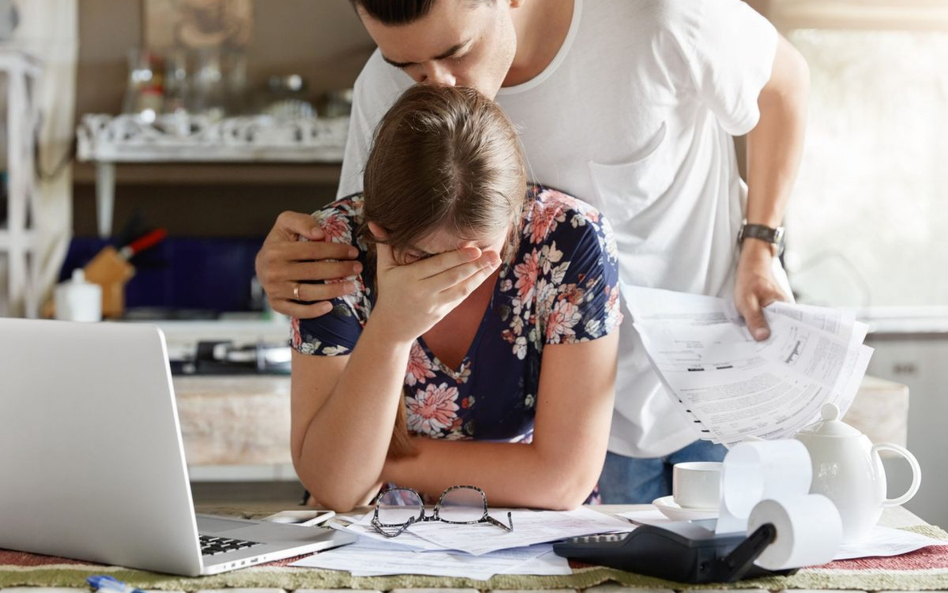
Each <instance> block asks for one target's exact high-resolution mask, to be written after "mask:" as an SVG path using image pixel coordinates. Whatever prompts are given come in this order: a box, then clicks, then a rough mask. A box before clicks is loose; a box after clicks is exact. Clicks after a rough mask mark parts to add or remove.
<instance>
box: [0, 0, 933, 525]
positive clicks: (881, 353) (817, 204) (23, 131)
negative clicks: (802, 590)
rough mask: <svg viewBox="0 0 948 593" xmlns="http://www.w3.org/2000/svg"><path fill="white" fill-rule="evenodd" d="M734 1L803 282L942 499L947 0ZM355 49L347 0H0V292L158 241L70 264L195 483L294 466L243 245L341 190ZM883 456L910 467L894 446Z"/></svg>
mask: <svg viewBox="0 0 948 593" xmlns="http://www.w3.org/2000/svg"><path fill="white" fill-rule="evenodd" d="M751 4H752V5H753V6H754V7H755V8H756V9H757V10H759V11H760V12H761V13H763V14H764V15H765V16H767V17H768V18H770V19H771V20H772V21H773V22H774V23H775V24H776V25H777V27H778V28H779V29H780V30H781V31H782V32H783V33H784V34H785V35H786V36H787V37H788V38H789V39H790V40H791V42H792V43H793V44H794V45H795V46H796V47H797V48H798V49H800V51H801V52H803V54H804V56H805V57H806V58H807V61H808V63H809V65H810V70H811V77H812V83H811V103H810V124H809V130H808V137H807V151H806V154H805V157H804V160H803V163H802V166H801V170H800V175H799V179H798V181H797V184H796V189H795V192H794V196H793V198H792V201H791V207H790V211H789V212H788V216H787V228H788V249H787V253H786V256H785V264H786V266H787V269H788V272H789V274H790V277H791V282H792V284H793V286H794V291H795V293H796V294H797V298H798V299H799V300H801V301H802V302H808V303H813V304H819V305H832V306H851V307H856V308H858V309H859V310H860V315H861V316H862V317H863V318H864V319H866V320H867V321H869V322H870V323H871V326H872V333H871V335H870V337H869V339H868V343H869V344H870V345H871V346H873V347H875V348H876V353H875V355H874V357H873V361H872V363H871V365H870V374H871V375H873V376H874V377H877V378H881V379H884V380H887V381H891V382H894V383H888V382H885V381H883V382H879V383H875V384H873V385H872V386H870V387H872V388H873V389H875V391H876V392H877V393H878V394H880V395H879V397H880V398H889V399H890V400H891V401H892V402H894V403H891V405H889V407H885V408H884V409H885V410H886V411H885V412H884V414H885V415H888V416H890V417H895V418H896V419H899V418H900V419H901V424H899V425H898V426H897V428H896V429H895V430H896V433H899V431H901V433H899V434H900V435H901V436H900V437H899V438H901V439H903V440H905V439H906V434H907V443H908V447H909V449H911V450H912V451H913V452H914V453H915V454H916V456H917V457H918V459H919V461H920V463H921V464H922V467H923V469H924V479H923V483H922V488H921V491H920V493H919V494H918V495H917V496H916V498H915V499H914V500H913V501H912V502H911V503H910V504H909V505H908V507H909V508H910V509H911V510H913V511H915V512H917V513H918V514H919V515H921V516H922V517H923V518H924V519H926V520H928V521H930V522H932V523H936V524H941V525H945V524H948V510H946V509H945V508H944V507H943V505H942V504H941V500H942V499H943V496H942V494H943V493H944V492H946V491H948V466H946V464H945V463H944V462H943V460H941V459H940V457H939V456H940V454H941V450H942V449H943V448H944V439H943V437H941V434H942V433H943V428H942V424H943V423H944V422H945V419H946V418H948V399H946V397H945V386H946V385H948V365H945V364H944V363H943V361H945V360H948V306H946V304H948V280H946V279H945V273H944V270H948V243H946V242H945V241H942V240H941V238H942V237H941V234H942V232H943V231H942V229H944V228H948V200H946V199H945V196H944V192H945V188H946V187H948V167H945V165H944V164H945V163H946V162H948V133H946V132H948V67H946V64H948V5H946V3H944V2H942V1H940V0H908V1H899V0H871V1H870V0H845V1H837V0H769V1H768V0H757V1H754V2H751ZM185 50H186V51H185ZM372 50H373V44H372V41H371V39H370V38H369V37H368V35H367V34H366V33H365V31H364V29H363V28H362V26H361V24H360V23H359V21H358V19H357V18H356V15H355V14H354V12H353V10H352V8H351V6H350V4H349V2H348V1H347V0H322V1H319V2H313V1H311V0H266V2H264V1H263V0H257V1H256V2H254V1H253V0H137V1H131V0H29V2H26V1H25V0H20V1H15V0H3V1H0V53H2V60H0V66H2V69H0V70H2V73H0V79H2V84H0V103H2V105H0V113H6V112H7V110H6V109H2V107H6V108H7V109H9V119H4V118H3V117H2V116H0V147H2V152H3V157H2V162H3V163H4V164H3V165H2V169H3V170H4V171H5V173H4V177H3V180H4V182H5V186H4V192H3V194H2V196H0V315H44V314H47V315H48V314H52V311H51V309H50V306H51V303H52V302H54V299H53V298H52V296H53V289H54V286H55V284H56V283H57V282H59V281H61V280H65V279H67V278H68V277H69V276H70V275H71V273H72V270H73V269H74V268H78V267H83V266H87V265H88V264H89V263H90V261H91V260H93V258H94V257H96V256H97V255H101V253H102V250H103V248H104V247H106V246H107V245H112V246H113V247H116V248H120V247H123V246H126V245H128V244H129V243H131V242H132V241H133V240H134V239H136V238H142V237H146V238H148V239H147V241H146V245H147V242H155V244H154V245H151V246H148V248H147V249H143V250H142V251H141V252H140V253H136V254H134V255H133V256H132V258H131V259H130V260H129V262H125V261H124V258H122V257H121V256H119V255H117V254H116V253H114V252H107V253H106V254H105V256H102V257H100V259H99V265H98V267H97V268H96V267H92V266H90V268H87V273H89V274H90V275H92V276H94V275H95V274H96V273H99V274H104V277H105V280H104V281H103V282H104V283H105V290H106V293H107V295H106V300H105V301H103V304H104V305H105V310H104V313H105V314H106V316H121V317H122V318H123V319H127V320H152V321H154V322H157V323H159V325H161V326H162V327H163V328H164V329H165V331H166V332H167V334H168V336H169V345H170V346H171V350H172V351H171V355H172V358H173V364H174V365H175V367H174V368H175V370H176V372H178V373H179V374H178V375H176V378H175V387H176V391H177V393H178V396H179V409H180V412H181V414H182V424H183V430H184V431H185V438H186V447H187V453H188V461H189V464H191V470H192V477H193V478H194V479H195V482H196V486H195V487H196V492H198V491H203V492H208V493H212V494H214V495H218V494H221V493H223V492H225V490H226V492H234V491H235V489H234V487H233V485H234V483H241V484H242V485H243V486H242V488H240V489H239V490H240V492H241V494H242V495H243V496H254V495H255V494H254V493H257V492H262V491H263V490H264V488H263V486H262V485H261V484H263V483H265V484H267V485H268V486H273V485H274V484H278V485H280V486H281V487H283V492H285V493H287V495H291V494H292V493H294V492H295V491H296V490H295V489H296V488H297V486H296V484H295V483H294V482H293V479H294V476H293V473H292V468H291V467H290V466H289V464H288V454H287V451H286V441H285V437H286V434H287V433H288V427H287V426H286V425H287V424H288V422H287V418H288V399H287V398H288V395H287V394H288V381H287V379H286V376H285V375H281V374H280V373H283V372H285V370H286V357H287V353H286V351H285V348H283V347H282V346H283V343H284V342H285V338H286V335H287V330H286V321H285V320H281V319H279V318H278V317H277V316H273V315H271V314H269V312H267V311H266V310H265V307H264V299H263V298H262V295H261V293H260V292H259V289H258V288H257V287H255V285H254V282H253V279H252V275H253V256H254V255H255V253H256V250H257V249H258V248H259V245H260V243H261V242H262V238H263V236H264V235H265V234H266V232H267V231H268V230H269V228H270V226H271V225H272V223H273V221H274V219H275V218H276V216H277V214H278V213H279V212H281V211H283V210H296V211H312V210H314V209H316V208H318V207H319V206H320V205H321V204H323V203H325V202H327V201H329V200H330V199H332V197H333V196H334V195H335V186H336V182H337V180H338V175H339V168H340V165H339V157H340V155H341V147H342V145H343V144H344V139H345V138H344V136H345V122H346V108H347V100H348V94H347V91H348V90H349V89H351V86H352V84H353V82H354V80H355V78H356V76H357V75H358V72H359V70H360V69H361V66H362V64H363V63H364V62H365V60H366V59H367V58H368V56H369V55H370V53H371V51H372ZM37 58H38V60H37ZM24 89H26V90H25V91H24ZM313 111H315V113H316V116H315V117H313V115H312V112H313ZM123 112H125V113H127V114H135V115H133V116H126V117H124V118H123V117H117V116H119V114H121V113H123ZM274 115H276V116H277V117H274ZM24 122H25V123H26V124H27V125H23V124H24ZM33 129H38V130H39V132H38V134H37V135H36V139H37V140H38V144H39V150H38V152H36V153H35V154H36V156H37V157H38V158H36V161H37V162H36V163H33V162H32V161H33V157H34V152H33V150H32V144H33V142H34V136H33V134H32V130H33ZM77 136H78V141H77V142H76V144H77V146H76V147H75V149H76V151H77V156H76V158H75V159H73V158H70V155H71V153H72V151H73V149H74V147H73V144H74V137H77ZM741 144H742V143H741V139H738V140H737V145H738V149H739V150H740V149H741ZM34 170H35V175H34V174H33V171H34ZM154 231H157V234H156V233H155V232H154ZM138 246H141V244H140V243H139V244H138ZM103 258H104V259H103ZM116 258H117V259H116ZM97 281H98V280H97ZM110 291H112V295H113V296H112V298H111V300H110V297H109V296H108V295H109V293H110ZM228 342H230V343H229V344H228ZM271 346H272V347H271ZM206 373H210V374H206ZM221 373H228V374H227V375H223V374H221ZM235 373H236V374H235ZM897 384H898V385H897ZM899 385H905V386H907V387H908V392H909V393H910V396H911V405H910V406H908V407H907V411H906V406H905V397H904V391H905V390H904V389H901V388H900V387H899ZM870 391H872V389H870ZM880 401H881V400H880ZM890 420H891V418H890ZM897 436H898V435H897ZM887 469H888V472H889V477H890V484H891V488H892V489H893V490H902V489H904V485H905V484H906V483H907V479H908V478H907V471H906V468H903V467H902V466H901V465H900V464H898V463H895V462H894V461H888V462H887ZM202 488H203V489H204V490H201V489H202ZM215 488H216V489H215Z"/></svg>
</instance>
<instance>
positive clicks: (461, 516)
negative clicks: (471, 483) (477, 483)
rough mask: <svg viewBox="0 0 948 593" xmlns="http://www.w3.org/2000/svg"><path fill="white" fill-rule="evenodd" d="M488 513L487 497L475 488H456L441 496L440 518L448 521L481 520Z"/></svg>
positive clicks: (466, 521) (468, 521)
mask: <svg viewBox="0 0 948 593" xmlns="http://www.w3.org/2000/svg"><path fill="white" fill-rule="evenodd" d="M486 513H487V498H486V497H485V496H484V493H483V492H480V491H479V490H475V489H474V488H465V487H461V488H454V489H452V490H449V491H447V492H446V493H445V494H444V496H443V497H442V498H441V506H440V508H439V510H438V518H439V519H441V520H442V521H446V522H448V523H470V522H473V521H480V520H481V519H483V518H484V515H485V514H486Z"/></svg>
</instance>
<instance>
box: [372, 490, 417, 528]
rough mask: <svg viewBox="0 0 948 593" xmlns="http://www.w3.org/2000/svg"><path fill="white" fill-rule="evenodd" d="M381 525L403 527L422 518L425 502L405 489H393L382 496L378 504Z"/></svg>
mask: <svg viewBox="0 0 948 593" xmlns="http://www.w3.org/2000/svg"><path fill="white" fill-rule="evenodd" d="M376 508H377V509H378V519H379V523H382V524H384V525H402V524H405V523H408V522H409V521H411V520H413V519H414V520H415V521H417V520H418V519H419V518H421V513H422V512H423V510H424V502H423V501H422V500H421V497H420V496H418V494H417V493H415V492H412V491H411V490H407V489H403V488H393V489H391V490H387V491H385V492H383V493H382V494H381V496H380V497H379V500H378V503H377V504H376Z"/></svg>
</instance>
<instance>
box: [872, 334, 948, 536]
mask: <svg viewBox="0 0 948 593" xmlns="http://www.w3.org/2000/svg"><path fill="white" fill-rule="evenodd" d="M866 343H867V344H868V345H870V346H872V347H873V348H875V353H874V354H873V356H872V361H871V362H870V363H869V374H870V375H873V376H876V377H882V378H885V379H891V380H893V381H897V382H899V383H903V384H905V385H907V386H908V387H909V420H908V449H909V450H910V451H911V452H912V453H914V454H915V456H916V457H917V458H918V462H919V464H921V466H922V486H921V489H920V490H919V491H918V494H917V495H916V496H915V498H914V499H913V500H912V501H911V502H909V503H908V504H907V505H905V506H906V507H907V508H908V509H909V510H911V511H912V512H914V513H915V514H917V515H918V516H920V517H922V518H924V519H925V520H926V521H928V522H930V523H932V524H935V525H948V507H946V506H945V493H946V492H948V458H946V451H948V393H946V392H948V332H940V331H912V332H899V331H889V330H887V331H885V332H884V333H883V332H879V331H876V332H874V333H872V334H870V335H869V337H868V339H867V340H866ZM885 466H886V473H887V474H888V475H889V486H890V488H891V489H893V490H895V492H892V491H890V495H896V494H898V493H899V492H901V491H903V490H904V489H905V487H906V484H907V483H908V481H909V475H910V472H909V470H908V466H907V465H905V464H904V462H900V461H897V460H886V464H885Z"/></svg>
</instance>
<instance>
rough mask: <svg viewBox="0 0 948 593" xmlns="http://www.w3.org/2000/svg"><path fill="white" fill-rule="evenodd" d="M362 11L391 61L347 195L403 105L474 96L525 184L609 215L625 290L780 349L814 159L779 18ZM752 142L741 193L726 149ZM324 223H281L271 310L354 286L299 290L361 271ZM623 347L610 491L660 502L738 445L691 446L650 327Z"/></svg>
mask: <svg viewBox="0 0 948 593" xmlns="http://www.w3.org/2000/svg"><path fill="white" fill-rule="evenodd" d="M354 5H355V8H356V11H357V12H358V15H359V18H360V19H361V20H362V22H363V24H364V25H365V27H366V29H367V30H368V32H369V34H370V35H371V36H372V38H373V39H374V40H375V42H376V43H377V44H378V46H379V49H378V51H376V52H375V54H373V56H372V57H371V58H370V60H369V62H368V63H367V64H366V66H365V68H364V69H363V71H362V73H361V75H360V76H359V79H358V80H357V81H356V84H355V95H354V105H353V113H352V123H351V124H350V130H349V138H348V142H347V145H346V154H345V159H344V161H343V169H342V179H341V183H340V187H339V195H340V196H342V195H347V194H350V193H353V192H357V191H359V190H361V188H362V182H361V171H362V168H363V165H364V163H365V161H366V157H367V155H368V151H369V147H370V144H371V136H372V131H373V129H374V127H375V125H376V123H377V122H378V121H379V120H380V119H381V117H382V115H383V114H384V113H385V111H386V110H387V109H388V107H389V106H390V105H391V104H392V102H394V100H395V98H396V97H397V96H398V95H399V94H400V93H401V91H403V90H404V89H405V88H407V87H408V86H409V85H411V84H413V83H421V84H442V85H464V86H471V87H474V88H477V89H478V90H480V91H481V92H482V93H484V94H485V95H487V96H489V97H494V98H495V99H496V100H497V102H498V103H499V104H500V105H501V107H503V108H504V110H505V111H506V113H507V114H508V115H509V117H510V118H511V120H512V121H513V122H514V124H515V125H516V126H517V127H518V129H519V130H520V132H521V138H522V142H523V146H524V152H525V155H526V159H527V161H528V166H529V167H530V177H531V179H533V180H535V181H537V182H540V183H543V184H546V185H549V186H551V187H555V188H557V189H561V190H563V191H565V192H567V193H569V194H572V195H574V196H576V197H578V198H581V199H584V200H586V201H589V202H590V203H592V204H593V205H594V206H596V207H598V208H599V209H600V210H601V211H602V212H603V213H604V214H606V216H608V217H609V218H610V220H611V222H612V225H613V227H614V228H615V232H616V240H617V243H618V246H619V252H620V268H621V276H622V280H623V281H624V282H625V283H628V284H635V285H641V286H650V287H656V288H665V289H670V290H678V291H684V292H691V293H701V294H708V295H718V296H726V295H727V296H729V295H733V298H734V300H735V304H736V306H737V308H738V310H739V311H740V312H741V314H742V315H743V316H744V318H745V320H746V321H747V324H748V326H749V328H750V329H751V331H752V333H753V334H754V336H755V337H756V338H757V339H766V337H767V336H768V335H769V330H768V328H767V324H766V322H765V320H764V317H763V314H762V312H761V309H762V307H764V306H766V305H767V304H769V303H770V302H772V301H774V300H779V299H784V298H786V296H785V295H786V294H788V291H787V288H786V278H785V276H784V275H783V272H782V270H781V269H780V266H779V263H778V262H777V260H776V258H775V255H776V254H777V251H778V246H777V245H776V242H777V238H778V236H779V234H778V233H777V232H776V230H777V229H776V227H778V226H779V225H780V222H781V220H782V218H783V213H784V210H785V207H786V203H787V199H788V196H789V194H790V190H791V186H792V183H793V179H794V177H795V175H796V170H797V167H798V165H799V159H800V154H801V152H802V146H803V136H804V127H805V111H806V95H807V91H808V85H809V74H808V71H807V68H806V63H805V62H804V60H803V58H802V57H801V56H800V55H799V53H797V52H796V50H794V49H793V48H792V47H791V46H790V44H789V43H788V42H787V41H786V40H785V39H784V38H782V37H781V36H780V35H779V34H777V32H776V31H775V30H774V28H773V27H772V26H771V25H770V24H769V23H768V22H767V21H766V20H765V19H763V18H762V17H761V16H760V15H758V14H757V13H755V12H754V11H753V10H752V9H750V8H749V7H748V6H746V5H745V4H743V3H742V2H740V1H739V0H594V1H587V0H547V1H545V2H543V3H540V2H535V1H531V0H402V1H393V0H354ZM743 134H747V152H748V159H747V164H748V167H747V175H748V180H747V184H746V185H745V184H744V182H743V181H741V179H740V177H739V175H738V170H737V159H736V156H735V151H734V146H733V141H732V136H736V135H743ZM742 219H746V222H747V226H744V227H742ZM312 227H313V223H312V219H311V218H310V217H309V216H308V215H305V214H297V213H283V214H282V215H281V216H280V218H279V219H278V220H277V223H276V226H275V227H274V228H273V230H272V231H271V232H270V235H269V236H268V237H267V240H266V242H265V244H264V247H263V249H262V250H261V252H260V254H259V255H258V257H257V273H258V276H259V278H260V279H261V282H262V283H263V286H264V287H265V288H266V291H267V294H268V297H269V299H270V303H271V305H272V306H273V308H274V309H276V310H277V311H280V312H282V313H285V314H287V315H291V316H295V317H314V316H318V315H322V314H325V313H326V312H328V311H329V310H330V309H331V306H330V304H329V303H327V302H325V301H326V300H327V299H331V298H334V297H337V296H339V295H341V294H342V293H343V292H344V291H346V290H348V285H347V284H346V283H328V284H302V285H301V284H299V281H301V280H323V279H329V278H339V277H345V276H350V275H353V274H357V273H358V272H359V271H360V268H359V265H358V264H357V263H356V262H350V261H346V259H347V258H351V257H353V254H348V253H346V248H343V247H340V246H338V245H333V244H330V243H327V242H323V241H321V239H323V238H324V237H323V236H322V235H321V233H320V232H319V231H317V230H315V229H313V228H312ZM742 229H743V230H744V232H743V233H742V236H743V237H744V239H745V240H743V241H742V242H741V243H740V245H739V244H738V242H737V240H736V239H737V237H738V233H739V231H741V230H742ZM300 236H304V237H308V238H310V239H312V240H313V242H308V243H305V242H297V239H298V238H299V237H300ZM326 259H333V260H341V261H335V262H326V261H321V260H326ZM312 260H316V261H312ZM781 287H783V288H781ZM307 302H309V304H306V303H307ZM626 315H628V313H627V312H626ZM620 339H621V342H622V343H621V345H620V357H621V358H620V362H619V369H618V380H617V393H616V406H615V413H614V416H613V422H612V431H611V434H610V444H609V450H610V453H609V455H608V457H607V459H606V465H605V469H604V471H603V476H602V479H601V481H600V489H601V491H602V497H603V501H604V502H615V503H620V502H622V503H626V502H629V503H631V502H650V501H652V500H653V499H654V498H657V497H658V496H663V495H665V494H667V493H668V490H669V488H670V475H671V473H670V468H671V465H672V464H673V463H677V462H679V461H688V460H695V459H720V458H722V457H723V453H724V451H723V449H722V448H720V447H718V446H713V445H710V444H709V443H707V442H703V441H698V442H694V439H695V433H694V431H693V430H692V428H691V427H690V426H689V424H688V421H687V419H686V417H685V416H684V414H682V413H681V412H680V411H678V410H677V409H676V407H675V405H674V403H673V402H672V400H671V398H669V397H668V396H667V395H666V394H665V393H663V392H662V389H661V387H660V384H659V381H658V378H657V377H656V375H655V374H654V372H653V371H652V370H651V369H650V367H649V364H648V361H647V358H646V356H645V354H644V350H643V347H642V344H641V342H640V341H639V339H638V336H637V334H636V332H634V331H626V332H622V335H621V338H620Z"/></svg>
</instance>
